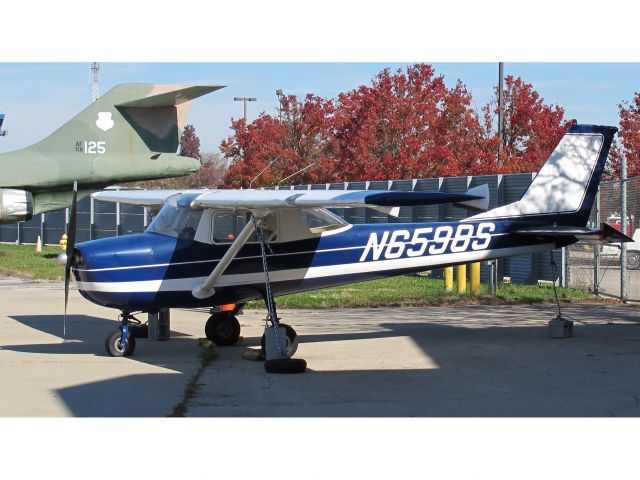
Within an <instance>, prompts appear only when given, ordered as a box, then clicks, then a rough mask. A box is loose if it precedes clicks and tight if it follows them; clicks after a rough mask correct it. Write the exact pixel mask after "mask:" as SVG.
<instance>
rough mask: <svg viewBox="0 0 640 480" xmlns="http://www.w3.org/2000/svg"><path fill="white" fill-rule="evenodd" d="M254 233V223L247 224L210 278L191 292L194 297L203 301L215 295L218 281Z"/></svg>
mask: <svg viewBox="0 0 640 480" xmlns="http://www.w3.org/2000/svg"><path fill="white" fill-rule="evenodd" d="M254 231H255V223H254V222H253V221H250V222H247V224H246V225H245V226H244V228H243V229H242V231H241V232H240V234H239V235H238V236H237V237H236V239H235V240H234V241H233V243H232V244H231V245H230V246H229V249H228V250H227V251H226V253H225V254H224V255H223V257H222V258H221V259H220V262H218V265H216V267H215V268H214V269H213V271H212V272H211V273H210V274H209V276H208V277H207V279H206V280H205V281H204V283H203V284H202V285H196V286H195V287H194V288H193V290H191V294H192V295H193V296H194V297H196V298H198V299H200V300H202V299H205V298H209V297H210V296H212V295H213V294H214V293H216V291H215V289H214V288H213V286H214V285H215V283H216V282H217V281H218V279H219V278H220V277H221V276H222V274H223V273H224V272H225V270H226V269H227V267H228V266H229V264H230V263H231V261H232V260H233V259H234V258H236V255H237V254H238V252H239V251H240V249H241V248H242V247H244V244H245V243H247V240H249V237H251V235H252V234H253V232H254Z"/></svg>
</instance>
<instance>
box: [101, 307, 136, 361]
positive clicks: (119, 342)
mask: <svg viewBox="0 0 640 480" xmlns="http://www.w3.org/2000/svg"><path fill="white" fill-rule="evenodd" d="M131 320H134V321H136V322H137V323H138V324H139V323H140V321H139V320H138V319H136V318H135V317H134V316H133V315H131V314H130V313H129V312H122V315H120V327H118V330H114V331H113V332H111V333H110V334H109V335H107V338H106V339H105V342H104V347H105V349H106V350H107V353H108V354H109V355H111V356H112V357H130V356H131V355H133V352H134V351H135V349H136V337H135V335H134V334H133V331H132V329H131V328H130V326H129V323H130V321H131Z"/></svg>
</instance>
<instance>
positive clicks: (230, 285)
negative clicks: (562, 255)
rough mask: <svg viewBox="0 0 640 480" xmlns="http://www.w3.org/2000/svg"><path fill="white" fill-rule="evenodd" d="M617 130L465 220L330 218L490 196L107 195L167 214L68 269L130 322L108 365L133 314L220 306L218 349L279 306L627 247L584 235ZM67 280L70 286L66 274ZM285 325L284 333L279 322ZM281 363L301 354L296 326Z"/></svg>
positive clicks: (597, 234) (126, 344)
mask: <svg viewBox="0 0 640 480" xmlns="http://www.w3.org/2000/svg"><path fill="white" fill-rule="evenodd" d="M615 132H616V129H615V128H613V127H604V126H591V125H574V126H572V127H571V128H570V129H569V131H568V132H567V133H566V135H565V136H564V137H563V138H562V140H561V141H560V143H559V144H558V146H557V147H556V148H555V150H554V151H553V153H552V154H551V156H550V157H549V159H548V160H547V162H546V163H545V164H544V166H543V167H542V169H541V170H540V172H539V173H538V175H537V176H536V177H535V179H534V181H533V182H532V183H531V185H530V187H529V189H528V190H527V191H526V192H525V194H524V196H523V197H522V198H521V199H520V200H519V201H517V202H514V203H511V204H508V205H504V206H501V207H497V208H494V209H492V210H489V211H483V212H482V213H477V214H475V215H472V216H470V217H468V218H466V219H464V220H462V221H459V222H436V223H404V224H403V223H390V224H367V225H351V224H349V223H347V222H346V221H344V220H343V219H342V218H340V217H338V216H336V215H334V214H333V213H331V212H330V211H329V210H328V209H329V208H352V207H370V208H375V209H378V210H382V211H384V212H386V213H388V214H391V215H393V214H396V215H397V210H398V207H400V206H407V205H428V204H438V203H456V204H459V205H462V206H465V207H467V208H475V209H486V208H487V206H488V188H487V186H486V185H484V186H481V187H476V189H474V190H472V191H468V192H467V193H464V194H455V193H444V192H401V191H371V190H369V191H347V192H345V191H335V190H331V191H318V190H306V191H301V190H205V191H105V192H99V193H96V194H94V198H95V199H97V200H104V201H111V202H123V203H129V204H138V205H143V206H146V207H149V208H152V209H157V210H159V213H158V214H157V215H156V217H155V219H154V220H153V222H152V223H151V224H150V225H149V227H148V228H147V230H146V232H145V233H142V234H137V235H129V236H124V237H115V238H106V239H101V240H94V241H89V242H84V243H80V244H78V245H77V246H75V247H73V246H72V245H70V253H72V256H71V258H70V269H71V272H72V273H73V275H74V277H75V280H76V283H77V287H78V290H79V291H80V293H81V294H82V296H83V297H85V298H86V299H88V300H90V301H92V302H94V303H96V304H99V305H103V306H106V307H111V308H114V309H117V310H120V311H121V312H122V315H121V326H120V328H119V330H116V331H114V332H113V333H112V334H111V335H109V337H107V339H106V349H107V351H108V353H109V354H110V355H114V356H129V355H131V354H132V353H133V352H134V348H135V336H134V335H131V334H130V329H129V322H130V320H131V318H132V317H131V315H132V313H133V312H135V311H142V312H157V311H159V310H161V309H166V308H178V307H179V308H196V307H216V306H220V305H223V304H235V305H236V307H235V309H234V310H232V311H215V310H212V311H211V316H210V318H209V319H208V320H207V322H206V325H205V333H206V336H207V337H208V338H209V339H211V340H213V341H214V342H215V343H217V344H218V345H230V344H233V343H235V342H236V341H237V340H238V337H239V335H240V324H239V323H238V320H237V318H236V317H235V315H236V314H237V313H238V310H239V309H241V308H242V306H243V305H244V304H245V303H246V302H248V301H250V300H254V299H264V300H265V302H266V304H267V306H268V312H269V314H268V319H267V320H268V322H270V325H271V327H277V326H279V319H278V316H277V311H276V303H275V300H274V297H275V296H278V295H283V294H288V293H293V292H300V291H304V290H312V289H318V288H324V287H328V286H334V285H342V284H347V283H351V282H358V281H363V280H370V279H375V278H380V277H385V276H390V275H399V274H405V273H411V272H419V271H424V270H429V269H432V268H437V267H446V266H451V265H456V264H464V263H469V262H477V261H481V260H488V259H493V258H501V257H507V256H511V255H524V254H531V253H536V252H542V251H545V250H549V249H553V248H556V247H562V246H566V245H570V244H572V243H574V242H577V241H578V240H579V239H596V240H604V239H613V238H615V239H617V241H628V240H629V239H628V237H626V236H624V235H623V234H621V233H620V232H618V231H617V230H615V229H613V228H612V227H610V226H607V225H606V224H603V225H601V226H600V228H598V229H590V228H586V225H587V221H588V219H589V214H590V211H591V207H592V205H593V202H594V198H595V195H596V191H597V189H598V184H599V182H600V178H601V176H602V172H603V170H604V167H605V163H606V160H607V156H608V153H609V148H610V146H611V142H612V140H613V135H614V133H615ZM66 281H67V282H68V281H69V275H68V274H67V279H66ZM280 326H281V325H280ZM284 328H285V330H286V332H285V333H286V337H287V338H286V341H285V339H283V340H282V342H281V345H282V349H281V353H282V354H284V355H286V356H287V357H291V355H293V353H294V352H295V348H296V345H297V338H296V333H295V331H294V330H293V328H291V327H284Z"/></svg>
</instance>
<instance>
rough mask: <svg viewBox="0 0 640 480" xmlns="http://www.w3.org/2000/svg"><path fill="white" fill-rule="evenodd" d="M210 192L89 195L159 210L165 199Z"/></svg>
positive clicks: (113, 192)
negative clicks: (179, 195)
mask: <svg viewBox="0 0 640 480" xmlns="http://www.w3.org/2000/svg"><path fill="white" fill-rule="evenodd" d="M210 191H211V190H103V191H102V192H96V193H93V194H92V195H91V197H92V198H94V199H96V200H100V201H103V202H111V203H126V204H128V205H140V206H141V207H149V208H152V209H159V208H160V207H162V205H164V203H165V202H166V201H167V198H169V197H172V196H174V195H177V194H181V193H203V192H210Z"/></svg>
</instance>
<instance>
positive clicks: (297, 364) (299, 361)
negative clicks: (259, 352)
mask: <svg viewBox="0 0 640 480" xmlns="http://www.w3.org/2000/svg"><path fill="white" fill-rule="evenodd" d="M264 369H265V370H266V371H267V372H269V373H304V372H305V370H306V369H307V361H306V360H305V359H303V358H274V359H272V360H267V361H266V362H264Z"/></svg>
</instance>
